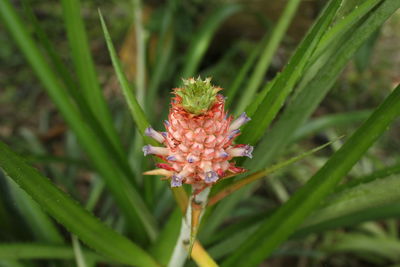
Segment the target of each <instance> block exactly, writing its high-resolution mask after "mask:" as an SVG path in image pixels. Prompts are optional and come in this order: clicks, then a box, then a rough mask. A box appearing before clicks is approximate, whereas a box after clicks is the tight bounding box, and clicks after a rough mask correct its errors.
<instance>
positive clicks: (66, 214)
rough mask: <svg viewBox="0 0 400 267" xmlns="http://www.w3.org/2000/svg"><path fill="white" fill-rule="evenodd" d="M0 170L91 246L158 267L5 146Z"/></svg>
mask: <svg viewBox="0 0 400 267" xmlns="http://www.w3.org/2000/svg"><path fill="white" fill-rule="evenodd" d="M0 166H1V168H2V169H3V170H4V171H5V173H6V174H7V175H8V176H9V177H10V178H12V179H13V180H14V181H15V182H16V183H17V184H18V185H19V186H20V187H21V188H22V189H23V190H25V191H26V192H27V193H28V194H29V195H30V196H31V197H32V198H33V199H34V200H35V201H36V202H37V203H38V204H39V205H40V206H41V207H42V208H43V209H44V210H45V211H46V212H48V213H49V214H50V215H51V216H52V217H54V218H55V219H56V220H57V221H58V222H59V223H61V224H62V225H64V226H65V227H66V228H67V229H68V230H69V231H71V232H72V233H74V234H76V235H77V236H78V237H79V238H80V239H81V240H82V241H83V242H85V243H86V244H87V245H88V246H90V247H92V248H93V249H95V250H97V251H99V252H101V253H102V254H104V255H106V256H108V257H110V258H112V259H115V260H116V261H119V262H122V263H125V264H130V265H138V266H158V264H157V263H156V262H155V261H154V259H152V258H151V257H150V256H149V255H148V254H147V253H146V252H145V251H144V250H142V249H141V248H140V247H138V246H137V245H135V244H134V243H132V242H131V241H129V240H128V239H126V238H125V237H123V236H121V235H119V234H117V233H116V232H114V231H113V230H112V229H111V228H109V227H108V226H106V225H105V224H103V223H102V222H100V221H99V220H98V219H97V218H96V217H94V216H93V215H92V214H91V213H89V212H88V211H87V210H85V209H84V208H82V207H81V206H79V204H77V202H75V201H74V200H73V199H71V198H70V197H69V196H68V195H67V194H65V193H64V192H62V191H61V190H60V189H58V188H57V187H55V186H54V185H53V184H52V183H51V182H50V180H49V179H47V178H45V177H43V176H42V175H41V174H40V173H39V172H38V171H37V170H36V169H34V168H32V167H30V166H29V165H27V164H26V163H25V162H24V160H23V159H21V158H20V157H19V156H18V155H16V154H15V153H14V152H12V151H11V150H10V149H9V148H8V147H7V146H6V145H5V144H3V143H0ZM78 218H79V220H77V219H78ZM131 255H136V256H135V257H132V256H131Z"/></svg>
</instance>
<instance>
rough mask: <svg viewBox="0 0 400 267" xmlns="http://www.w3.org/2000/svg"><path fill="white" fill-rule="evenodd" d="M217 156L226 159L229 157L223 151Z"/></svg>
mask: <svg viewBox="0 0 400 267" xmlns="http://www.w3.org/2000/svg"><path fill="white" fill-rule="evenodd" d="M219 156H220V157H221V158H227V157H229V154H228V153H226V152H225V151H223V152H221V153H220V154H219Z"/></svg>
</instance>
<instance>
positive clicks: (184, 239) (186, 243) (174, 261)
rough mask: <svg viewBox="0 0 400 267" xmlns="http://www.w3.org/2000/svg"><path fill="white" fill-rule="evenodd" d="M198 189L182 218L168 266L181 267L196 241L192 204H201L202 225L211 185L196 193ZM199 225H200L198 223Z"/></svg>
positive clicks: (192, 195) (193, 193)
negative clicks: (193, 230)
mask: <svg viewBox="0 0 400 267" xmlns="http://www.w3.org/2000/svg"><path fill="white" fill-rule="evenodd" d="M195 192H196V190H195V188H193V191H192V194H191V195H190V199H189V202H188V206H187V209H186V214H185V216H184V217H183V218H182V224H181V230H180V234H179V237H178V241H177V242H176V245H175V248H174V251H173V253H172V257H171V260H170V261H169V263H168V267H181V266H183V265H184V264H185V261H186V259H187V258H188V251H190V250H191V243H193V242H194V240H195V238H196V237H194V238H193V236H192V210H193V209H192V204H193V203H194V204H196V205H200V206H201V213H200V218H199V221H198V224H199V225H200V221H201V217H202V215H203V213H204V210H205V207H206V206H207V201H208V195H209V193H210V187H207V188H205V189H204V190H203V191H201V192H200V193H198V194H195ZM197 227H198V225H197Z"/></svg>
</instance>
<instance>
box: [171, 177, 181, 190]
mask: <svg viewBox="0 0 400 267" xmlns="http://www.w3.org/2000/svg"><path fill="white" fill-rule="evenodd" d="M182 180H183V178H182V177H179V176H178V175H176V174H174V175H172V179H171V186H172V187H179V186H182Z"/></svg>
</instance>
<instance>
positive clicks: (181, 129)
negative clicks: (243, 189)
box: [143, 78, 253, 188]
mask: <svg viewBox="0 0 400 267" xmlns="http://www.w3.org/2000/svg"><path fill="white" fill-rule="evenodd" d="M221 90H222V88H220V87H216V86H213V85H212V84H211V79H210V78H207V79H205V80H202V79H200V78H197V79H194V78H189V79H186V80H183V87H182V88H175V89H174V91H173V94H174V97H173V98H172V101H171V107H170V112H169V115H168V120H166V121H165V122H164V126H165V129H166V131H165V132H161V133H160V132H158V131H156V130H154V129H153V128H151V127H149V128H147V129H146V131H145V135H147V136H150V137H152V138H153V139H155V140H156V141H157V142H159V143H161V144H163V145H164V147H156V146H151V145H146V146H144V147H143V152H144V155H149V154H153V155H156V156H158V157H159V158H161V159H162V160H163V161H165V162H166V163H158V164H157V166H158V167H159V168H162V169H165V170H166V171H167V176H168V177H170V178H171V187H178V186H181V185H182V184H183V183H186V184H191V185H193V186H194V187H196V188H205V187H208V186H210V185H212V184H214V183H216V182H217V181H218V180H220V179H223V178H226V177H231V176H233V175H236V174H238V173H242V172H244V171H245V170H244V169H243V168H241V167H237V166H235V162H233V161H232V159H233V158H235V157H243V156H246V157H249V158H251V157H252V154H251V153H252V151H253V147H252V146H250V145H245V144H234V139H235V138H236V137H237V136H238V135H239V134H240V129H239V128H240V127H241V126H242V125H243V124H245V123H246V122H248V121H249V120H250V118H249V117H247V115H246V113H242V114H241V115H240V116H239V117H238V118H237V119H235V120H233V117H232V116H230V115H228V113H227V112H226V111H225V98H224V96H223V95H221V94H219V91H221Z"/></svg>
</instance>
